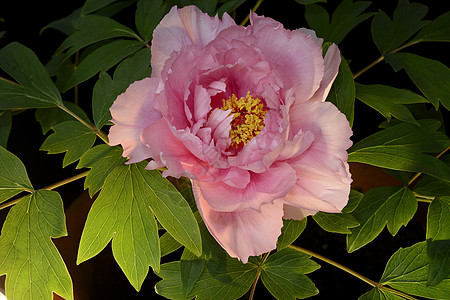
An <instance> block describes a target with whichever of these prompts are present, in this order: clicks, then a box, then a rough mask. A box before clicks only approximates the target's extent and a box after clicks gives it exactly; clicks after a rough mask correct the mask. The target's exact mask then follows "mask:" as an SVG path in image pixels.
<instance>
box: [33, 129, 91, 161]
mask: <svg viewBox="0 0 450 300" xmlns="http://www.w3.org/2000/svg"><path fill="white" fill-rule="evenodd" d="M52 129H53V130H54V131H55V132H54V133H52V134H51V135H49V136H48V138H47V139H46V140H45V141H44V143H43V144H42V146H41V148H40V150H44V151H48V154H56V153H63V152H67V153H66V155H65V156H64V160H63V167H66V166H67V165H70V164H71V163H73V162H75V161H77V160H78V159H80V157H81V156H82V155H83V154H84V153H85V152H86V151H87V150H89V148H91V147H92V145H93V144H94V142H95V138H96V135H95V133H94V132H93V131H92V130H90V129H89V128H87V127H86V126H84V125H83V124H81V123H80V122H77V121H65V122H63V123H59V124H57V125H55V126H53V127H52Z"/></svg>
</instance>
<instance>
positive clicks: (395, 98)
mask: <svg viewBox="0 0 450 300" xmlns="http://www.w3.org/2000/svg"><path fill="white" fill-rule="evenodd" d="M356 98H358V99H359V100H361V101H362V102H364V103H365V104H367V105H369V106H370V107H372V108H373V109H375V110H376V111H378V112H379V113H380V114H382V115H383V116H384V117H385V118H386V119H387V120H388V121H390V120H391V116H394V117H396V118H397V119H399V120H402V121H405V122H408V123H411V124H416V125H419V123H417V121H416V120H415V119H414V117H413V115H412V114H411V112H410V111H409V110H408V108H407V107H406V106H405V105H404V104H414V103H428V101H427V99H425V98H423V97H422V96H420V95H417V94H415V93H413V92H410V91H408V90H403V89H397V88H394V87H391V86H387V85H379V84H373V85H363V84H357V85H356Z"/></svg>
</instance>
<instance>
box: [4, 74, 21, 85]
mask: <svg viewBox="0 0 450 300" xmlns="http://www.w3.org/2000/svg"><path fill="white" fill-rule="evenodd" d="M0 80H3V81H6V82H8V83H12V84H15V85H18V86H20V84H18V83H17V82H14V81H12V80H9V79H6V78H5V77H2V76H0Z"/></svg>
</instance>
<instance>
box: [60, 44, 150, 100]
mask: <svg viewBox="0 0 450 300" xmlns="http://www.w3.org/2000/svg"><path fill="white" fill-rule="evenodd" d="M140 48H142V43H141V42H139V41H130V40H116V41H113V42H110V43H108V44H106V45H104V46H101V47H100V48H97V49H95V50H94V51H93V52H92V53H90V54H89V55H88V56H86V58H85V59H84V60H82V61H81V63H80V65H79V66H78V68H77V69H76V70H75V72H73V74H72V76H71V77H70V79H69V81H68V82H67V84H66V88H65V91H67V90H69V89H70V88H72V87H74V86H75V85H77V84H80V83H82V82H84V81H86V80H88V79H89V78H91V77H92V76H94V75H95V74H97V73H98V72H99V71H108V70H109V69H110V68H111V67H113V66H114V65H115V64H117V63H118V62H120V61H121V60H122V59H124V58H125V57H127V56H129V55H131V54H133V53H135V52H136V51H138V50H139V49H140Z"/></svg>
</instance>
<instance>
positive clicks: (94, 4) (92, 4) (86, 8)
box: [81, 0, 117, 16]
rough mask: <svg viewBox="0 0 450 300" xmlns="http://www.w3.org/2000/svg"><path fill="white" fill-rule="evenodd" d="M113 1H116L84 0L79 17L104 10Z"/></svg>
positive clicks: (113, 0)
mask: <svg viewBox="0 0 450 300" xmlns="http://www.w3.org/2000/svg"><path fill="white" fill-rule="evenodd" d="M115 1H117V0H86V2H85V3H84V5H83V7H82V10H81V15H82V16H84V15H87V14H88V13H91V12H94V11H96V10H99V9H101V8H104V7H105V6H107V5H109V4H111V3H113V2H115Z"/></svg>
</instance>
